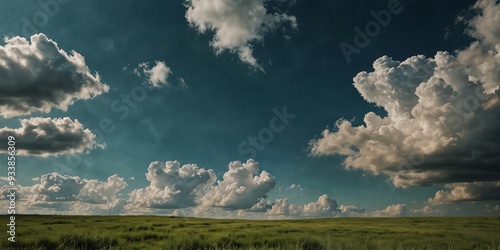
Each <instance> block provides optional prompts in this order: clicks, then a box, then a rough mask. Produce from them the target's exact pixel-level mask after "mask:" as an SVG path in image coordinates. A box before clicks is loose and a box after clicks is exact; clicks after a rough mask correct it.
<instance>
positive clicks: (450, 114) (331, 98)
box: [0, 0, 500, 219]
mask: <svg viewBox="0 0 500 250" xmlns="http://www.w3.org/2000/svg"><path fill="white" fill-rule="evenodd" d="M0 34H2V35H3V37H4V38H3V41H2V42H0V141H1V144H0V145H3V146H1V147H0V154H1V155H2V157H0V158H1V159H3V160H2V161H0V166H1V169H2V171H3V172H0V186H3V187H2V188H1V192H2V194H4V195H3V197H2V198H1V200H0V204H1V206H2V207H4V208H5V209H4V210H5V212H4V213H6V212H7V207H8V204H9V200H8V199H9V198H8V197H7V195H8V194H9V192H10V191H9V186H10V184H11V183H10V182H9V179H8V176H9V174H8V171H7V166H8V138H9V136H13V137H14V138H15V142H16V145H15V147H16V159H15V164H16V172H15V185H16V187H17V191H16V212H17V213H25V214H28V213H36V214H155V215H175V216H187V217H212V218H245V219H287V218H316V217H393V216H500V169H499V166H500V153H499V152H500V140H499V138H500V137H498V136H497V134H498V133H500V131H499V128H500V90H499V89H500V70H499V69H500V54H499V53H500V3H498V1H495V0H478V1H452V0H436V1H433V2H432V3H430V2H426V1H411V0H399V1H398V0H376V1H347V0H346V1H333V0H328V1H319V0H313V1H305V0H184V1H156V0H146V1H140V2H138V1H131V0H124V1H120V3H116V2H111V1H98V0H87V1H75V0H40V1H29V0H17V1H12V0H8V1H1V2H0Z"/></svg>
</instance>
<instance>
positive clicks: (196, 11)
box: [186, 0, 297, 71]
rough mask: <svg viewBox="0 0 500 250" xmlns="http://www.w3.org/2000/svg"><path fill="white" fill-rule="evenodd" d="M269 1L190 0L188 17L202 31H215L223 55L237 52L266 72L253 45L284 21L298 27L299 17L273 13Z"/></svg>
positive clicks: (216, 40)
mask: <svg viewBox="0 0 500 250" xmlns="http://www.w3.org/2000/svg"><path fill="white" fill-rule="evenodd" d="M266 2H268V1H266V0H188V1H187V3H186V7H187V11H186V19H187V21H188V22H189V24H190V25H191V26H192V27H193V28H195V29H196V30H197V31H198V32H200V33H205V32H207V31H213V32H215V34H214V37H213V40H212V41H211V43H210V45H211V46H212V47H213V48H214V49H215V51H216V53H217V54H219V53H221V52H223V51H224V50H229V51H230V52H232V53H237V54H238V57H239V58H240V60H241V61H242V62H245V63H247V64H249V65H250V66H252V67H253V68H255V69H259V70H261V71H264V69H263V68H262V67H261V66H260V65H259V64H258V62H257V59H256V58H255V57H254V56H253V51H252V46H253V44H255V42H261V41H262V40H263V37H264V36H265V35H266V34H268V33H270V32H273V31H274V30H275V29H276V28H277V27H278V26H280V25H281V24H290V25H291V26H292V27H294V28H295V27H296V26H297V21H296V18H295V16H290V15H288V14H285V13H277V12H275V13H269V10H268V9H267V8H266Z"/></svg>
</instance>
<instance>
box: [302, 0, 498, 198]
mask: <svg viewBox="0 0 500 250" xmlns="http://www.w3.org/2000/svg"><path fill="white" fill-rule="evenodd" d="M472 11H477V12H479V14H478V15H476V16H475V17H473V18H472V19H470V20H468V21H466V22H467V24H468V26H469V30H468V31H467V32H468V34H470V35H472V36H473V37H474V38H476V39H477V41H475V42H473V43H472V44H470V46H469V47H467V48H465V49H463V50H460V51H457V52H455V53H449V52H442V51H439V52H437V53H436V55H435V56H434V57H430V58H427V57H425V56H423V55H417V56H413V57H410V58H408V59H406V60H403V61H397V60H394V59H392V58H390V57H389V56H383V57H381V58H379V59H377V60H376V61H375V62H374V63H373V71H372V72H364V71H363V72H360V73H359V74H357V76H356V77H354V79H353V80H354V87H355V88H356V89H357V90H358V92H359V93H360V94H361V96H362V97H363V98H364V99H365V100H366V101H367V102H370V103H373V104H375V105H377V106H379V107H382V108H384V109H385V111H386V112H387V116H385V117H382V116H379V115H377V114H375V113H373V112H369V113H367V114H366V115H365V117H364V120H363V121H364V125H360V126H353V124H352V123H351V122H350V121H348V120H345V119H340V120H338V121H337V122H336V124H335V128H334V129H333V130H330V129H325V130H324V131H323V132H322V134H321V136H320V137H319V138H317V139H314V140H312V141H311V142H310V146H311V154H312V155H314V156H327V155H340V156H343V157H344V167H345V168H346V169H359V170H363V171H364V172H368V173H372V174H375V175H379V174H384V175H388V176H389V177H390V178H391V180H392V182H393V183H394V185H395V186H396V187H404V188H406V187H412V186H427V185H434V184H446V186H445V187H446V188H448V189H451V190H450V191H444V190H443V191H439V192H437V193H436V197H435V198H433V199H430V202H431V203H440V202H458V201H480V200H492V199H494V200H500V193H499V192H498V187H497V186H498V183H497V182H498V180H500V172H499V171H498V167H499V165H498V162H499V161H500V139H499V137H498V136H492V135H495V134H499V133H500V71H499V70H498V69H499V68H500V34H499V33H498V31H499V30H500V22H499V21H498V17H499V16H500V4H499V3H497V2H496V1H493V0H479V1H478V2H477V3H476V4H475V5H474V6H473V7H472ZM492 191H493V192H492Z"/></svg>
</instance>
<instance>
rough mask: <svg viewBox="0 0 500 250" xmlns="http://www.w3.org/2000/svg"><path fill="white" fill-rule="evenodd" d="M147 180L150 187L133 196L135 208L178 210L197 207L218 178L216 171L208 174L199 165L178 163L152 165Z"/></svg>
mask: <svg viewBox="0 0 500 250" xmlns="http://www.w3.org/2000/svg"><path fill="white" fill-rule="evenodd" d="M146 179H147V180H148V181H149V182H151V184H150V185H149V186H148V187H146V188H141V189H135V190H133V191H132V192H130V194H129V202H130V203H131V206H141V207H147V208H162V209H174V208H184V207H191V206H196V205H197V204H198V199H199V198H200V196H202V195H203V194H205V192H206V190H207V189H208V188H209V187H210V186H211V185H212V184H213V183H214V182H215V180H216V176H215V173H214V171H213V170H212V169H209V170H205V169H203V168H199V167H198V166H197V165H196V164H186V165H183V166H182V167H181V165H180V163H179V162H178V161H167V162H166V163H162V162H152V163H151V164H150V165H149V167H148V172H147V173H146ZM130 209H132V208H130Z"/></svg>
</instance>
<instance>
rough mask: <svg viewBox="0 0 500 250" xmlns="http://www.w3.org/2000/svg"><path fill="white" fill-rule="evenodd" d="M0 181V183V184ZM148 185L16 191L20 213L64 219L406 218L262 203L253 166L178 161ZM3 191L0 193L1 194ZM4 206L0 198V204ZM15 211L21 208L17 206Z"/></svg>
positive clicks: (47, 185) (399, 207)
mask: <svg viewBox="0 0 500 250" xmlns="http://www.w3.org/2000/svg"><path fill="white" fill-rule="evenodd" d="M3 179H5V178H0V183H2V180H3ZM146 179H147V180H148V181H149V182H150V185H149V186H147V187H145V188H139V189H134V190H132V191H131V192H129V193H128V198H126V194H124V193H123V192H122V190H124V189H125V188H126V187H127V186H128V184H127V182H126V181H125V179H124V178H122V177H119V176H118V175H112V176H110V177H109V178H108V179H107V180H106V181H99V180H88V179H81V178H80V177H78V176H68V175H61V174H59V173H50V174H45V175H42V176H41V177H39V178H35V179H34V181H37V182H39V183H38V184H34V185H32V186H22V187H19V188H18V197H19V202H20V203H22V209H21V212H22V213H34V212H36V213H46V214H54V213H64V214H171V215H180V216H197V217H228V216H229V217H242V216H243V217H246V218H254V219H258V218H270V219H279V218H298V217H306V218H318V217H340V216H357V217H359V216H375V217H380V216H383V217H393V216H402V215H405V214H406V206H405V205H404V204H395V205H390V206H388V207H387V208H386V209H383V210H376V211H373V212H366V210H365V209H364V208H362V207H361V208H359V207H357V206H354V205H340V206H339V205H338V203H337V201H336V200H335V199H333V198H331V197H329V196H328V195H326V194H325V195H321V196H320V197H319V198H318V200H317V201H313V202H310V203H307V204H303V205H300V204H291V203H289V202H288V199H286V198H278V199H275V200H274V201H271V200H269V199H267V197H268V193H269V192H270V191H271V190H272V189H273V188H274V186H275V183H276V180H275V177H274V176H272V175H271V174H269V173H268V172H266V171H265V170H262V171H260V166H259V164H258V163H257V162H256V161H254V160H248V161H247V162H238V161H235V162H231V163H230V164H229V167H228V170H227V171H226V172H225V173H224V176H223V179H222V180H219V181H217V178H216V176H215V173H214V171H213V170H212V169H204V168H200V167H198V166H197V165H196V164H185V165H182V166H181V164H180V163H179V162H178V161H167V162H166V163H162V162H152V163H151V164H150V165H149V167H148V171H147V173H146ZM7 192H8V191H7V186H3V187H2V188H1V189H0V193H2V194H7ZM3 202H7V200H6V196H3V197H2V198H1V199H0V203H3ZM20 207H21V206H20Z"/></svg>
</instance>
